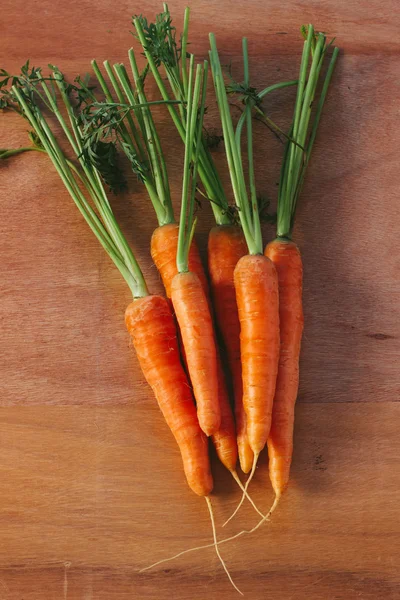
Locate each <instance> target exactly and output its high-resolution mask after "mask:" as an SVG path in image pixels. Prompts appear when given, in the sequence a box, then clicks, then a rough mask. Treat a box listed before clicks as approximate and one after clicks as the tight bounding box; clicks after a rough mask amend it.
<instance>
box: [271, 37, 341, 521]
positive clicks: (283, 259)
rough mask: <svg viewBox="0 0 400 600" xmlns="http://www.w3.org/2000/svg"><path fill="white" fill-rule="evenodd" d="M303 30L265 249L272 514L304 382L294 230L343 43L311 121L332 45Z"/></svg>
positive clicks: (298, 261)
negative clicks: (275, 290) (271, 303)
mask: <svg viewBox="0 0 400 600" xmlns="http://www.w3.org/2000/svg"><path fill="white" fill-rule="evenodd" d="M304 36H305V38H306V39H305V42H304V49H303V56H302V61H301V65H300V75H299V85H298V90H297V99H296V105H295V110H294V118H293V124H292V126H291V129H290V139H289V140H288V142H287V144H286V149H285V154H284V159H283V162H282V168H281V177H280V183H279V192H278V207H277V238H276V239H275V240H274V241H273V242H271V243H270V244H268V245H267V247H266V249H265V255H266V256H268V257H269V258H270V259H271V261H272V262H273V263H274V265H275V267H276V271H277V274H278V285H279V319H280V333H281V348H280V357H279V368H278V377H277V383H276V390H275V397H274V404H273V410H272V426H271V431H270V435H269V438H268V453H269V473H270V479H271V483H272V487H273V489H274V491H275V501H274V503H273V505H272V507H271V509H270V511H269V513H268V514H271V513H272V512H273V510H274V509H275V508H276V506H277V505H278V502H279V499H280V497H281V495H282V493H283V492H284V490H285V488H286V486H287V484H288V481H289V471H290V464H291V460H292V454H293V424H294V407H295V402H296V397H297V392H298V386H299V356H300V345H301V336H302V332H303V307H302V297H301V296H302V279H303V266H302V260H301V256H300V251H299V249H298V247H297V246H296V244H295V243H294V242H292V239H291V238H292V230H293V225H294V219H295V214H296V207H297V202H298V198H299V194H300V191H301V187H302V184H303V181H304V177H305V173H306V169H307V165H308V163H309V160H310V156H311V151H312V148H313V144H314V140H315V137H316V133H317V129H318V124H319V120H320V117H321V113H322V108H323V105H324V102H325V98H326V94H327V91H328V87H329V83H330V80H331V77H332V73H333V69H334V66H335V63H336V59H337V55H338V49H337V48H334V50H333V53H332V58H331V59H330V63H329V66H328V69H327V71H326V76H325V80H324V83H323V86H322V90H321V94H320V98H319V100H318V102H316V110H315V117H314V120H313V121H312V120H311V111H310V106H311V105H312V104H313V103H314V102H315V93H316V89H317V84H318V78H319V74H320V72H321V66H322V62H323V59H324V57H325V56H326V54H327V53H326V49H327V45H326V38H325V36H324V35H323V34H322V33H319V34H317V35H315V34H314V28H313V26H312V25H309V26H308V28H304ZM310 62H311V66H310V70H309V74H308V78H307V77H306V76H307V71H308V67H309V63H310Z"/></svg>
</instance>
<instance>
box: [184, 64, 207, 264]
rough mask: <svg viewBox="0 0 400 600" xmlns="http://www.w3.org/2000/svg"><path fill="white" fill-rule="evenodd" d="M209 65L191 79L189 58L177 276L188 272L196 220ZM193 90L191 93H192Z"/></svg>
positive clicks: (191, 69)
mask: <svg viewBox="0 0 400 600" xmlns="http://www.w3.org/2000/svg"><path fill="white" fill-rule="evenodd" d="M207 76H208V63H207V61H204V67H203V66H202V65H201V64H198V65H197V67H196V75H195V81H194V83H193V79H194V57H193V56H191V57H190V61H189V76H188V87H187V99H188V102H187V107H186V124H185V131H186V135H185V160H184V166H183V182H182V202H181V214H180V220H179V236H178V250H177V257H176V264H177V268H178V271H179V272H180V273H182V272H185V271H188V269H189V250H190V245H191V243H192V238H193V234H194V230H195V227H196V219H195V217H194V208H195V195H196V187H197V171H198V161H199V154H200V140H201V135H202V129H203V119H204V112H205V101H206V93H207ZM192 89H193V93H192Z"/></svg>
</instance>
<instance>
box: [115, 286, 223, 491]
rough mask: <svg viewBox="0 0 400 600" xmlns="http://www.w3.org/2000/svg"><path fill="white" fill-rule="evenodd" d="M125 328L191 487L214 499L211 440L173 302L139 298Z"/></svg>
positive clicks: (156, 298)
mask: <svg viewBox="0 0 400 600" xmlns="http://www.w3.org/2000/svg"><path fill="white" fill-rule="evenodd" d="M125 322H126V326H127V329H128V331H129V333H130V335H131V337H132V342H133V345H134V348H135V351H136V354H137V357H138V360H139V364H140V367H141V369H142V372H143V375H144V376H145V378H146V381H147V382H148V384H149V385H150V387H151V388H152V390H153V392H154V395H155V397H156V399H157V402H158V405H159V407H160V409H161V412H162V414H163V416H164V418H165V420H166V422H167V424H168V427H169V428H170V429H171V431H172V433H173V435H174V437H175V439H176V442H177V444H178V446H179V450H180V452H181V455H182V461H183V467H184V471H185V475H186V479H187V482H188V484H189V486H190V488H191V489H192V490H193V492H194V493H195V494H197V495H199V496H208V495H209V494H210V493H211V491H212V488H213V483H212V476H211V471H210V462H209V457H208V443H207V438H206V436H205V435H204V433H203V432H202V431H201V429H200V426H199V423H198V420H197V416H196V407H195V405H194V402H193V397H192V393H191V391H190V387H189V386H188V381H187V377H186V374H185V372H184V370H183V367H182V364H181V361H180V354H179V348H178V342H177V337H176V326H175V321H174V317H173V315H172V312H171V309H170V306H169V304H168V301H167V300H166V299H165V298H162V297H161V296H146V297H144V298H139V299H137V300H135V301H134V302H132V303H131V304H129V306H128V308H127V309H126V313H125Z"/></svg>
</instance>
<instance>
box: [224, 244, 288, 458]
mask: <svg viewBox="0 0 400 600" xmlns="http://www.w3.org/2000/svg"><path fill="white" fill-rule="evenodd" d="M234 281H235V290H236V298H237V306H238V311H239V322H240V328H241V329H240V343H241V360H242V380H243V405H244V409H245V411H246V416H247V436H248V440H249V444H250V447H251V449H252V450H253V452H254V458H255V459H256V457H258V455H259V454H260V452H261V450H262V449H263V448H264V446H265V444H266V441H267V438H268V435H269V431H270V428H271V415H272V403H273V399H274V393H275V385H276V377H277V373H278V360H279V312H278V311H279V296H278V277H277V274H276V269H275V267H274V265H273V263H272V262H271V261H270V260H269V259H268V258H267V257H266V256H262V255H261V256H260V255H250V254H249V255H247V256H244V257H243V258H241V259H240V260H239V262H238V264H237V265H236V268H235V274H234Z"/></svg>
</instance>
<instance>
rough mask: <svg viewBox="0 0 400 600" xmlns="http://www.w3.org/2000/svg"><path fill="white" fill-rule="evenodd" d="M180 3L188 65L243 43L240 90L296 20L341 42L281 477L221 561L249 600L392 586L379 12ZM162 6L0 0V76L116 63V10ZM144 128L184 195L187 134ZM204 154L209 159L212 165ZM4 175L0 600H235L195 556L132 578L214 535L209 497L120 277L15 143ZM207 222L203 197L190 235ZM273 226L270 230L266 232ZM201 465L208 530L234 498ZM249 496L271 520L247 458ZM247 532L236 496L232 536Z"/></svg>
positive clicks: (399, 413) (395, 72)
mask: <svg viewBox="0 0 400 600" xmlns="http://www.w3.org/2000/svg"><path fill="white" fill-rule="evenodd" d="M191 5H192V26H191V41H192V47H193V49H194V50H195V51H196V52H197V53H198V54H199V55H205V53H206V51H207V38H206V34H207V33H208V32H209V31H210V30H213V31H214V32H215V33H216V34H217V37H218V43H219V47H220V50H221V54H222V57H223V61H224V62H225V63H228V62H229V61H231V62H232V66H233V69H234V72H236V73H238V77H240V56H239V53H240V38H241V36H242V35H247V36H248V37H249V47H250V53H251V59H252V72H253V77H254V82H255V84H256V85H257V86H266V85H268V84H269V83H273V82H275V81H277V80H278V79H282V80H283V79H285V78H286V77H290V78H293V77H295V76H296V73H297V66H298V62H299V54H300V40H299V35H298V26H299V25H300V24H302V23H303V22H308V21H312V22H314V23H315V25H316V26H317V27H318V28H319V29H322V30H324V31H327V32H328V33H329V34H330V35H334V36H337V41H338V43H339V45H340V46H341V47H342V48H343V52H342V54H341V56H340V59H339V63H338V67H337V72H336V74H335V76H334V82H333V87H332V90H331V93H330V95H329V99H328V102H327V105H326V111H325V114H324V116H323V119H322V123H321V129H320V135H319V138H318V142H317V144H316V146H315V154H314V158H313V160H312V164H311V165H310V169H309V173H308V178H307V185H306V187H305V189H304V193H303V195H302V199H301V204H300V208H299V212H298V219H297V229H296V239H297V240H298V242H299V245H300V247H301V250H302V252H303V255H304V262H305V286H304V301H305V318H306V321H305V336H304V344H303V352H302V365H301V389H300V395H299V402H298V407H297V415H296V439H295V458H294V464H293V474H292V483H291V487H290V489H289V490H288V492H287V494H286V496H285V498H284V500H283V501H282V504H281V506H280V508H279V510H278V511H277V513H276V515H275V517H274V519H273V521H272V523H271V524H270V525H268V526H266V527H264V528H263V529H262V530H260V531H258V532H257V534H254V535H253V536H251V537H247V538H246V539H245V538H242V539H241V540H238V541H237V542H235V543H231V544H227V545H226V546H225V547H224V549H223V554H224V557H225V559H226V561H227V563H228V565H229V567H230V569H231V571H232V575H233V577H234V579H235V581H236V583H237V584H238V585H239V587H240V588H241V589H242V590H243V592H244V593H245V595H246V597H247V598H251V599H252V600H264V599H266V598H271V599H272V598H273V599H274V600H353V599H358V598H361V599H363V600H381V599H382V600H383V599H385V600H389V599H393V600H394V599H398V598H400V587H399V586H400V580H399V570H398V561H399V556H400V544H399V535H400V520H399V510H400V474H399V463H398V460H399V454H400V436H399V422H400V421H399V418H400V405H399V403H398V400H399V392H400V368H399V360H400V325H399V323H400V244H399V216H400V204H399V199H398V182H399V158H398V117H399V92H400V55H399V52H400V42H399V37H398V31H399V26H400V18H399V12H398V9H397V8H396V7H397V3H396V2H395V0H391V1H388V0H386V1H383V2H378V1H377V0H371V1H369V2H367V1H364V2H363V1H361V0H338V1H337V2H335V3H329V2H326V1H321V2H318V1H316V0H315V1H314V2H308V3H303V2H300V3H299V2H295V1H294V0H289V1H288V2H286V3H283V2H278V1H277V0H270V1H268V2H264V1H261V0H260V1H259V0H249V1H248V2H246V3H233V2H229V1H228V0H219V2H207V1H205V0H202V1H193V2H192V3H191ZM159 8H160V5H159V3H158V2H157V3H156V2H154V1H151V2H150V1H146V2H145V3H143V4H141V5H136V6H135V5H132V3H129V2H124V1H123V2H122V3H121V2H120V3H118V4H117V5H115V6H114V5H110V3H109V2H106V1H105V0H99V1H98V2H96V3H93V2H88V1H87V0H83V1H81V2H79V3H78V2H73V3H68V2H60V1H59V0H52V1H51V2H50V1H49V0H42V1H41V2H33V3H28V4H27V3H26V2H22V1H21V0H4V1H3V3H2V43H1V50H0V57H1V61H0V62H1V64H0V66H1V67H5V68H7V69H8V70H10V71H13V70H14V71H15V70H16V69H17V68H18V67H19V66H21V64H23V62H25V60H26V59H27V58H31V59H32V62H33V64H35V65H38V64H42V65H43V66H46V65H47V63H49V62H51V63H55V64H57V65H58V66H59V67H60V68H62V69H63V70H65V71H66V72H67V73H68V74H70V75H74V74H76V73H79V72H80V73H84V72H85V71H87V70H88V68H89V67H88V65H89V61H90V59H91V58H93V57H94V56H95V57H96V58H97V59H98V60H102V59H105V58H108V59H110V60H112V61H113V60H124V59H125V57H126V51H127V49H128V48H129V46H130V45H131V44H132V37H131V36H130V34H129V29H131V27H130V16H131V14H132V13H133V12H135V11H136V12H143V13H145V14H150V15H154V13H155V12H156V11H157V10H159ZM183 8H184V3H183V2H181V1H180V0H179V1H178V0H177V1H176V2H174V3H173V6H171V10H173V12H174V13H175V14H176V22H177V23H178V24H179V25H180V24H181V22H182V18H181V17H182V12H183ZM292 103H293V90H286V91H284V92H282V93H281V94H280V95H279V96H274V97H271V99H270V103H269V104H268V110H269V111H270V114H271V116H272V117H273V118H275V117H277V116H278V114H279V119H280V122H281V123H282V124H283V125H285V124H287V122H288V118H289V115H290V110H291V106H292ZM210 113H211V119H212V118H213V115H214V116H215V109H213V108H212V106H211V110H210ZM162 119H163V121H164V125H163V126H162V137H163V143H164V147H165V149H166V152H167V154H168V163H169V168H170V173H171V183H172V188H173V192H174V194H175V195H176V196H178V195H179V188H180V183H181V181H180V179H181V176H180V173H181V165H182V151H181V146H180V143H179V142H178V140H177V137H176V134H175V132H174V130H173V128H172V127H171V125H170V124H169V121H168V118H167V116H166V115H163V116H162ZM285 120H286V121H285ZM215 124H217V122H216V121H215ZM26 129H27V125H26V123H24V122H22V121H21V120H20V119H18V118H17V117H16V116H13V115H11V114H6V115H0V147H4V146H19V145H22V144H25V143H26ZM258 135H259V137H258V141H257V143H258V148H259V149H258V151H257V169H258V181H259V191H260V193H265V194H267V195H269V196H271V197H275V194H276V181H277V177H278V165H279V161H280V159H281V150H282V149H281V147H280V146H279V145H278V144H277V142H276V141H275V140H274V139H273V138H272V137H271V136H270V135H268V132H267V131H266V130H264V129H260V130H259V134H258ZM218 161H219V164H220V165H221V168H223V169H224V161H223V155H222V154H221V156H218ZM224 177H225V181H226V182H227V184H228V179H227V177H226V172H225V175H224ZM0 178H1V179H0V189H1V198H0V201H1V203H0V206H1V209H0V210H1V220H0V227H1V237H0V248H1V250H0V252H1V265H0V269H1V273H0V281H1V284H0V285H1V294H0V319H1V328H0V331H1V345H0V365H1V398H0V469H1V487H0V600H60V599H61V600H94V599H95V600H128V599H132V598H134V599H137V600H159V599H161V598H174V599H176V600H204V599H205V598H207V599H215V600H216V599H217V598H218V599H224V600H225V599H228V598H229V599H231V598H234V597H236V595H235V592H234V591H233V590H232V588H231V587H230V586H229V584H228V582H227V580H226V578H225V576H224V573H223V572H222V570H221V567H220V565H219V563H218V561H217V559H216V557H215V555H214V553H213V551H212V550H206V551H203V552H201V553H192V554H188V555H187V556H185V557H182V558H181V559H178V560H176V561H174V562H171V563H169V564H166V565H162V566H160V567H159V568H157V569H155V570H153V571H149V572H147V573H144V574H139V573H138V571H139V569H140V568H141V567H143V566H146V565H148V564H149V563H151V562H153V561H155V560H158V559H161V558H164V557H166V556H169V555H170V554H174V553H176V552H179V551H180V550H182V549H185V548H189V547H191V546H193V545H197V544H202V543H207V542H209V540H210V525H209V520H208V516H207V511H206V506H205V503H204V502H203V501H202V500H200V499H199V498H197V497H195V496H194V495H193V494H191V493H190V491H189V489H188V488H187V486H186V483H185V481H184V477H183V474H182V470H181V465H180V458H179V456H178V451H177V448H176V447H175V444H174V442H173V440H172V438H171V435H170V434H169V432H168V431H167V429H166V426H165V424H164V422H163V419H162V417H161V415H160V413H159V410H158V408H157V407H156V405H155V402H154V400H153V398H152V396H151V394H150V392H149V390H148V388H147V386H146V384H145V383H144V381H143V379H142V377H141V375H140V373H139V372H138V368H137V363H136V360H135V358H134V356H133V352H132V349H131V348H130V345H129V339H128V335H127V333H126V331H125V328H124V323H123V313H124V309H125V306H126V305H127V303H128V301H129V293H128V290H127V288H126V286H125V284H124V282H123V281H122V279H121V277H120V276H119V274H118V272H117V271H116V270H115V269H114V267H113V266H112V264H111V263H110V261H109V260H108V258H107V257H106V256H105V254H104V252H103V251H102V249H101V248H100V247H99V245H98V243H97V241H96V240H95V239H94V237H93V236H92V235H91V234H90V232H89V231H88V229H87V226H86V224H85V223H84V222H83V220H82V218H81V217H80V215H79V214H78V211H77V210H76V208H75V207H74V206H73V204H72V201H71V200H70V198H69V196H68V195H67V193H66V191H65V190H64V188H63V186H62V184H61V182H60V180H59V179H58V177H57V175H56V174H55V172H54V170H53V168H52V167H51V165H50V164H49V162H48V160H47V159H46V157H44V156H39V155H33V153H32V154H26V155H24V156H22V157H20V158H18V159H16V160H13V161H9V162H8V163H7V164H0ZM133 189H134V192H135V193H134V194H132V190H133ZM113 203H114V207H115V212H116V213H117V215H118V217H119V219H120V221H121V223H122V226H123V229H124V231H125V233H126V235H127V237H128V239H129V241H130V242H131V243H132V245H133V247H134V248H135V251H136V252H137V254H138V257H139V259H140V262H141V264H142V266H143V270H144V272H145V275H146V278H148V281H149V283H150V286H151V289H152V290H153V291H160V290H161V286H160V282H159V280H158V276H157V274H156V272H155V268H154V267H153V266H152V264H151V260H150V257H149V237H150V234H151V231H152V229H153V228H154V226H155V219H154V216H153V213H152V212H151V210H150V207H149V205H148V202H147V200H146V197H145V195H144V194H143V190H141V189H140V187H139V186H138V185H135V184H134V182H133V180H131V193H130V194H129V195H126V196H125V197H123V198H116V199H115V200H113ZM211 222H212V220H211V216H210V211H209V207H207V206H204V207H203V209H202V212H201V214H200V223H199V240H200V243H202V244H203V247H204V243H205V240H206V233H207V230H208V229H209V227H210V225H211ZM272 235H273V232H272V230H271V229H268V228H266V230H265V239H266V240H267V239H270V238H271V236H272ZM214 472H215V478H216V486H215V492H216V493H215V497H214V499H213V501H214V504H215V508H216V517H217V520H218V523H222V522H223V520H224V519H225V517H227V516H228V515H229V514H230V512H231V511H232V509H233V507H234V506H235V504H236V502H237V500H238V498H239V494H238V491H237V488H236V487H235V485H234V483H233V482H232V481H231V480H230V478H229V476H228V475H227V473H226V472H224V471H223V469H222V468H221V467H220V466H219V465H217V464H215V468H214ZM252 494H253V497H254V499H255V500H256V502H257V503H258V504H259V506H260V507H261V508H263V509H264V510H266V509H267V508H268V506H269V505H270V503H271V500H272V493H271V489H270V485H269V481H268V474H267V464H266V457H265V456H264V457H263V459H262V461H261V462H260V467H259V469H258V471H257V475H256V479H255V481H254V485H252ZM256 521H257V518H256V515H255V514H254V513H253V512H252V511H251V509H250V508H249V507H248V506H246V507H245V508H244V509H243V511H242V512H241V514H240V516H239V517H238V518H237V520H236V521H235V522H233V523H232V526H231V528H230V529H229V532H228V531H227V532H226V533H233V532H235V531H238V530H239V529H241V528H242V527H249V526H251V525H253V524H255V522H256ZM220 534H222V532H220ZM223 535H225V532H224V533H223Z"/></svg>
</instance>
